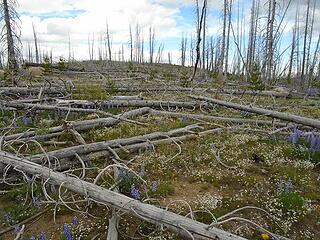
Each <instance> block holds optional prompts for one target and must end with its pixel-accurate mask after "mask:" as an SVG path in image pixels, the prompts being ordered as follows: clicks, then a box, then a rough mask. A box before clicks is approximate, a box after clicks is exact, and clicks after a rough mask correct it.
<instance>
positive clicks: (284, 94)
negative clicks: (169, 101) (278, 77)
mask: <svg viewBox="0 0 320 240" xmlns="http://www.w3.org/2000/svg"><path fill="white" fill-rule="evenodd" d="M105 89H106V90H107V91H108V92H111V91H113V92H114V91H116V92H207V93H222V94H223V93H225V94H234V95H253V96H273V97H289V96H290V92H276V91H252V90H230V89H221V90H220V89H216V88H182V87H177V88H168V87H149V88H121V87H120V88H119V87H117V88H110V87H106V88H105Z"/></svg>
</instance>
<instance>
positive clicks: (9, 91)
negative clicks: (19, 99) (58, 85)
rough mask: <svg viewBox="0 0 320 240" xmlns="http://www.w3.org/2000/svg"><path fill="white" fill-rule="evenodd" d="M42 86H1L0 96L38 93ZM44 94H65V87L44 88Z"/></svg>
mask: <svg viewBox="0 0 320 240" xmlns="http://www.w3.org/2000/svg"><path fill="white" fill-rule="evenodd" d="M40 89H41V88H21V87H1V88H0V96H4V95H23V96H25V95H31V94H33V95H38V94H39V92H40ZM43 94H45V95H65V90H63V89H51V88H49V89H44V90H43Z"/></svg>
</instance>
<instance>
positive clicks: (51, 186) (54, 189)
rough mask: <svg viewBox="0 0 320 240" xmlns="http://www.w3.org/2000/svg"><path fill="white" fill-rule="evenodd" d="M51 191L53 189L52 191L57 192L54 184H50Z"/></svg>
mask: <svg viewBox="0 0 320 240" xmlns="http://www.w3.org/2000/svg"><path fill="white" fill-rule="evenodd" d="M50 191H51V192H52V193H55V192H56V187H55V186H54V185H53V184H51V185H50Z"/></svg>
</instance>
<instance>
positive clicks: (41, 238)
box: [37, 232, 48, 240]
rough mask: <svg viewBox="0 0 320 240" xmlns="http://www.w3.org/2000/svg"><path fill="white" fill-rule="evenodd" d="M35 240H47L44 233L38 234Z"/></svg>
mask: <svg viewBox="0 0 320 240" xmlns="http://www.w3.org/2000/svg"><path fill="white" fill-rule="evenodd" d="M37 239H39V240H48V239H47V238H46V236H45V233H44V232H42V233H40V234H38V236H37Z"/></svg>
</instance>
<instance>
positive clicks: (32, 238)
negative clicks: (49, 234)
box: [29, 237, 37, 240]
mask: <svg viewBox="0 0 320 240" xmlns="http://www.w3.org/2000/svg"><path fill="white" fill-rule="evenodd" d="M29 240H37V239H36V238H35V237H31V238H29Z"/></svg>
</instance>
